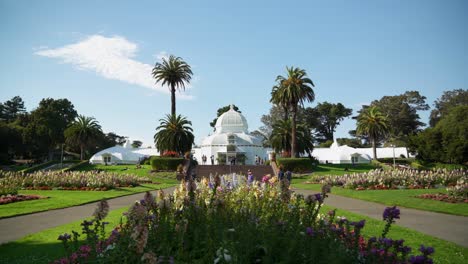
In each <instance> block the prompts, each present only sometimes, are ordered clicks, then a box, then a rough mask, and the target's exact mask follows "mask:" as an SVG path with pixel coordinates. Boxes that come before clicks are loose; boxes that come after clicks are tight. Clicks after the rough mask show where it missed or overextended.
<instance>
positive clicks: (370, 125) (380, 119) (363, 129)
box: [356, 106, 388, 160]
mask: <svg viewBox="0 0 468 264" xmlns="http://www.w3.org/2000/svg"><path fill="white" fill-rule="evenodd" d="M387 132H388V119H387V117H386V116H384V115H383V114H382V112H380V110H379V108H377V107H376V106H371V107H368V108H365V109H364V110H363V111H362V112H361V113H360V114H359V116H358V117H357V128H356V134H357V135H365V136H367V137H369V139H370V140H371V143H372V150H373V154H374V157H373V158H374V160H376V159H377V147H376V145H377V140H378V139H379V138H380V137H383V136H385V135H386V134H387Z"/></svg>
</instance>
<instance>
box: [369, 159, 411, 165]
mask: <svg viewBox="0 0 468 264" xmlns="http://www.w3.org/2000/svg"><path fill="white" fill-rule="evenodd" d="M377 160H378V161H380V162H382V163H388V164H393V158H378V159H377ZM413 161H414V159H411V158H410V159H407V158H395V163H396V164H404V165H410V164H411V162H413Z"/></svg>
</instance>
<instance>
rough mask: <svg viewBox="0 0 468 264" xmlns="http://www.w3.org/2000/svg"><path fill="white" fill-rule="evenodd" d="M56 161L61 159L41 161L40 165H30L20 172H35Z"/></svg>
mask: <svg viewBox="0 0 468 264" xmlns="http://www.w3.org/2000/svg"><path fill="white" fill-rule="evenodd" d="M55 163H59V161H57V160H51V161H48V162H44V163H41V164H39V165H35V166H32V167H29V168H26V169H23V170H20V172H22V173H31V172H35V171H38V170H41V169H44V168H47V167H49V166H51V165H53V164H55Z"/></svg>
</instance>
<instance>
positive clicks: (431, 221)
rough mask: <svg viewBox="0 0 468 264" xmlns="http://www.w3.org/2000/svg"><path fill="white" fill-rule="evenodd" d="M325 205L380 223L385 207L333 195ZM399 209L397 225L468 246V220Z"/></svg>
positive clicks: (307, 192) (305, 192)
mask: <svg viewBox="0 0 468 264" xmlns="http://www.w3.org/2000/svg"><path fill="white" fill-rule="evenodd" d="M295 191H296V192H297V193H301V194H304V195H308V194H314V193H317V191H312V190H298V189H296V190H295ZM325 204H326V205H329V206H332V207H336V208H339V209H343V210H346V211H350V212H353V213H357V214H361V215H365V216H368V217H371V218H374V219H377V220H382V213H383V211H384V210H385V207H388V206H387V205H383V204H378V203H373V202H367V201H363V200H358V199H353V198H347V197H343V196H338V195H333V194H329V197H328V198H327V199H325ZM399 208H400V212H401V213H400V215H401V219H397V220H396V224H397V225H399V226H404V227H408V228H411V229H413V230H416V231H419V232H421V233H424V234H427V235H430V236H434V237H437V238H441V239H444V240H447V241H450V242H453V243H456V244H459V245H461V246H464V247H468V217H466V216H457V215H449V214H442V213H435V212H429V211H422V210H417V209H410V208H402V207H399Z"/></svg>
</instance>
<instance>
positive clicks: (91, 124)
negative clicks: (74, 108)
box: [64, 115, 102, 160]
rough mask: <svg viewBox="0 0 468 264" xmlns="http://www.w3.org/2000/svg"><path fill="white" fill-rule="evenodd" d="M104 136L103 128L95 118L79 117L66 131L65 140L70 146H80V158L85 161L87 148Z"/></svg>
mask: <svg viewBox="0 0 468 264" xmlns="http://www.w3.org/2000/svg"><path fill="white" fill-rule="evenodd" d="M101 134H102V130H101V126H100V125H99V123H98V122H97V121H96V119H94V117H86V116H82V115H80V116H78V117H77V118H76V120H75V121H74V122H73V123H72V124H71V125H70V126H69V127H68V128H67V129H66V130H65V132H64V135H65V140H66V142H67V143H68V144H70V145H75V146H76V145H79V146H80V153H81V154H80V158H81V160H83V158H84V152H85V148H86V146H88V145H89V144H90V143H91V142H92V141H93V140H95V139H97V138H98V137H99V136H100V135H101Z"/></svg>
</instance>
